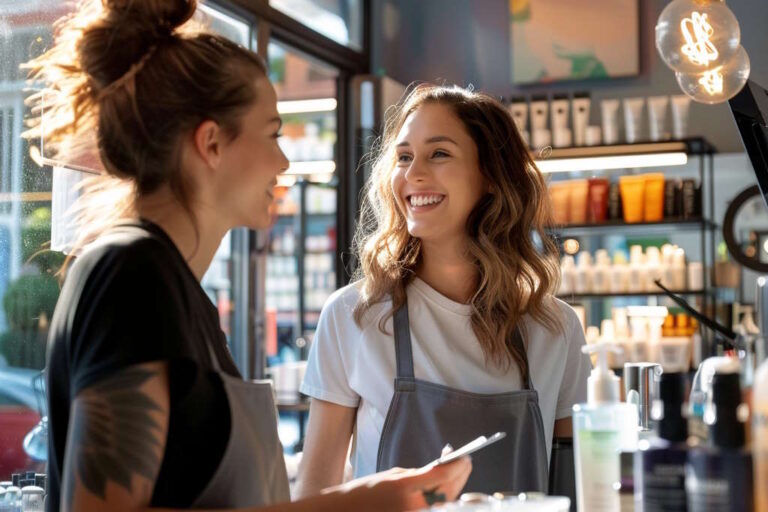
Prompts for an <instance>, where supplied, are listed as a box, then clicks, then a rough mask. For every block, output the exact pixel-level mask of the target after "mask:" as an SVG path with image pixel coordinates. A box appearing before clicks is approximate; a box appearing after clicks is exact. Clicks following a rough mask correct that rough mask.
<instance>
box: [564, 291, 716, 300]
mask: <svg viewBox="0 0 768 512" xmlns="http://www.w3.org/2000/svg"><path fill="white" fill-rule="evenodd" d="M673 292H674V293H675V294H677V295H683V296H686V295H688V296H703V295H710V294H711V293H712V291H707V290H683V291H674V290H673ZM666 296H667V295H666V294H665V293H664V292H662V291H659V292H632V293H570V294H565V295H558V296H557V298H558V299H561V300H564V301H574V300H578V299H582V300H602V299H614V298H616V299H618V298H625V297H666Z"/></svg>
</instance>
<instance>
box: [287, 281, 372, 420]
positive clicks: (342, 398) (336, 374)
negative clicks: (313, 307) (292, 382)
mask: <svg viewBox="0 0 768 512" xmlns="http://www.w3.org/2000/svg"><path fill="white" fill-rule="evenodd" d="M340 300H341V297H340V295H339V294H338V292H337V294H336V295H334V296H332V297H331V299H330V300H329V301H328V303H327V304H326V305H325V307H324V308H323V311H322V313H321V314H320V319H319V321H318V324H317V330H316V331H315V336H314V339H313V342H312V347H311V349H310V352H309V361H308V362H307V373H306V375H305V376H304V382H303V383H302V385H301V392H302V393H304V394H305V395H308V396H311V397H312V398H317V399H318V400H325V401H327V402H333V403H335V404H338V405H343V406H345V407H357V406H358V404H359V403H360V395H358V394H357V393H356V392H355V391H354V390H353V389H352V388H351V387H350V385H349V377H348V376H349V373H348V371H347V367H346V365H345V360H344V356H349V355H350V353H349V352H350V351H349V350H345V348H344V347H343V346H342V345H343V344H344V342H345V341H349V340H345V339H344V337H343V336H342V335H340V332H339V327H340V326H339V325H337V321H336V317H335V311H334V306H335V305H338V303H337V302H336V301H340ZM345 320H346V321H348V322H353V319H352V318H351V316H350V317H349V318H346V319H345Z"/></svg>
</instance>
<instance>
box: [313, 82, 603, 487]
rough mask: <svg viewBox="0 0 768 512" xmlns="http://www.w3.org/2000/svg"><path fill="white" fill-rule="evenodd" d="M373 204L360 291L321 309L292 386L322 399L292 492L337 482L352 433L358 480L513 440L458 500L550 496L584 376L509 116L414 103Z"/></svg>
mask: <svg viewBox="0 0 768 512" xmlns="http://www.w3.org/2000/svg"><path fill="white" fill-rule="evenodd" d="M366 200H367V202H366V203H365V206H364V210H363V214H362V218H363V219H371V222H370V224H366V223H365V222H363V223H361V226H360V229H359V231H358V233H357V246H356V250H357V253H358V256H359V261H360V268H359V269H358V274H357V277H358V278H359V280H358V281H357V282H355V283H353V284H351V285H349V286H347V287H346V288H343V289H341V290H339V291H338V292H337V293H335V294H334V295H333V296H332V297H331V298H330V299H329V301H328V302H327V303H326V306H325V308H324V310H323V313H322V314H321V317H320V323H319V326H318V331H317V334H316V336H315V340H314V345H313V346H312V353H311V354H310V360H309V366H308V370H307V375H306V378H305V381H304V385H303V387H302V391H303V392H304V393H305V394H308V395H310V396H312V397H314V398H315V400H313V401H312V406H311V412H310V425H309V432H308V437H307V443H306V450H305V455H304V457H305V458H304V463H303V467H302V469H301V472H300V492H302V493H305V494H306V493H311V492H313V491H316V490H317V489H320V488H323V487H325V486H327V485H333V484H334V483H336V482H337V479H340V478H341V474H342V468H343V464H344V457H345V455H346V453H347V449H348V446H349V442H350V437H351V436H352V435H353V432H354V435H355V442H354V445H353V452H352V465H353V467H354V470H355V475H357V476H360V475H365V474H368V473H372V472H374V471H377V470H381V469H386V468H390V467H395V466H407V465H412V464H420V463H426V462H429V461H430V460H432V459H434V458H436V457H437V456H439V454H440V449H441V447H442V446H443V445H444V444H445V443H446V442H447V443H450V444H451V445H453V446H461V445H462V444H464V443H466V442H468V441H470V440H472V439H474V438H475V437H477V436H478V435H480V434H485V433H488V432H506V433H507V436H506V437H505V439H504V440H502V441H501V442H499V443H498V444H497V445H496V446H495V447H494V449H493V450H486V451H482V452H478V453H476V454H474V455H473V467H474V471H473V474H472V476H471V477H470V479H469V481H468V483H467V486H466V487H465V491H480V492H493V491H496V490H499V489H505V490H508V491H512V492H523V491H531V490H537V491H547V468H548V466H549V454H550V451H551V446H552V440H553V437H554V436H565V437H568V436H570V428H569V425H570V416H571V406H572V405H573V404H574V403H576V402H579V401H581V400H583V399H584V398H585V396H586V377H587V372H588V370H589V368H590V366H591V365H590V362H589V359H588V358H587V357H586V356H584V355H583V354H581V353H580V348H581V346H582V345H583V344H584V335H583V331H582V329H581V326H580V324H579V321H578V319H577V317H576V314H575V313H574V311H573V310H572V309H571V308H570V307H568V306H567V305H565V304H564V303H562V302H559V301H557V300H556V299H555V298H554V296H553V293H554V291H555V290H556V289H557V284H558V278H559V268H558V261H557V249H556V248H555V246H554V244H553V242H552V241H551V239H550V237H549V236H548V235H547V234H546V233H545V231H544V228H545V226H547V225H549V223H550V216H551V213H550V205H549V201H548V198H547V193H546V185H545V180H544V178H543V176H542V174H541V173H540V172H539V170H538V169H537V168H536V166H535V165H534V163H533V161H532V160H531V157H530V155H529V153H528V150H527V148H526V147H525V145H524V143H523V141H522V139H521V137H520V134H519V133H518V132H517V129H516V127H515V124H514V121H513V120H512V118H511V116H510V114H509V113H508V112H507V110H506V109H505V108H504V107H503V106H502V105H501V104H500V103H499V102H498V101H496V100H494V99H493V98H491V97H489V96H487V95H484V94H480V93H475V92H472V91H466V90H464V89H460V88H457V87H436V86H428V85H424V86H421V87H417V88H416V89H414V90H413V91H412V92H411V94H410V95H409V96H407V97H406V98H405V99H404V100H403V101H402V102H401V103H400V104H399V105H398V108H397V109H395V110H394V111H393V112H392V114H391V117H390V118H389V119H388V120H387V124H386V127H385V130H384V135H383V137H382V140H381V144H380V152H379V153H378V154H377V155H376V156H375V162H374V166H373V172H372V174H371V178H370V181H369V182H368V184H367V196H366ZM535 236H538V238H539V239H540V240H542V241H543V243H542V246H541V247H538V246H537V244H536V242H535V241H534V237H535ZM351 311H354V314H353V315H352V318H350V314H349V313H350V312H351ZM409 319H410V320H412V321H410V320H409ZM393 335H394V343H393V339H392V338H393ZM480 411H482V414H478V412H480ZM321 439H322V440H323V442H322V443H320V442H319V441H320V440H321Z"/></svg>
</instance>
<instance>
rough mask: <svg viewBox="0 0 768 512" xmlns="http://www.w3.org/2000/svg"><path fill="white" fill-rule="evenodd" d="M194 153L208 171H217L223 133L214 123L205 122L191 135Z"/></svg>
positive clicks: (210, 121)
mask: <svg viewBox="0 0 768 512" xmlns="http://www.w3.org/2000/svg"><path fill="white" fill-rule="evenodd" d="M192 137H193V143H194V147H195V152H196V153H197V156H198V157H199V158H200V159H201V160H202V161H203V162H205V163H206V165H207V166H208V168H210V169H218V167H219V163H220V162H221V151H222V143H223V132H222V129H221V127H220V126H219V124H218V123H217V122H216V121H212V120H210V119H209V120H206V121H203V122H202V123H200V124H199V125H198V126H197V128H195V131H194V133H193V134H192Z"/></svg>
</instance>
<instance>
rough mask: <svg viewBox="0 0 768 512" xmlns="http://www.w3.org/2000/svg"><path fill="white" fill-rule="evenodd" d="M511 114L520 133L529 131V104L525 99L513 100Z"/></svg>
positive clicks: (510, 107) (510, 106)
mask: <svg viewBox="0 0 768 512" xmlns="http://www.w3.org/2000/svg"><path fill="white" fill-rule="evenodd" d="M509 113H510V114H511V115H512V119H513V120H514V121H515V125H516V126H517V130H518V131H519V132H520V133H523V132H524V131H526V130H527V129H528V103H527V102H526V101H525V98H522V97H516V98H512V102H511V103H510V104H509Z"/></svg>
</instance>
